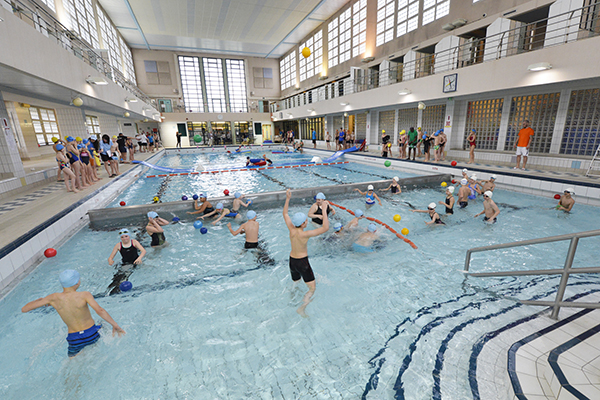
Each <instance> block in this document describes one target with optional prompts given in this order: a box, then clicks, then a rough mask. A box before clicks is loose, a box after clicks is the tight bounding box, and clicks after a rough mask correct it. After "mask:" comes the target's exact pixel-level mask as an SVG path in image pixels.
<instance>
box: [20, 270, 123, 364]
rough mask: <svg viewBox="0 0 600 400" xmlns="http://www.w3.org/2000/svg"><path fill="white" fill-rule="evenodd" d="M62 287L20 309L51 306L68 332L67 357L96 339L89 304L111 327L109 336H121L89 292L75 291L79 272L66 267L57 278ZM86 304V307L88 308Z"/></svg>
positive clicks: (26, 310)
mask: <svg viewBox="0 0 600 400" xmlns="http://www.w3.org/2000/svg"><path fill="white" fill-rule="evenodd" d="M58 279H59V281H60V284H61V285H62V287H63V291H62V293H60V292H59V293H52V294H51V295H48V296H46V297H42V298H40V299H37V300H34V301H31V302H29V303H27V304H26V305H25V306H24V307H23V308H22V309H21V311H22V312H24V313H26V312H29V311H31V310H35V309H36V308H39V307H43V306H52V307H54V309H55V310H56V311H57V312H58V315H60V317H61V318H62V320H63V321H64V323H65V324H67V328H68V330H69V334H68V336H67V342H68V343H69V350H68V354H69V357H74V356H76V355H77V353H79V352H80V351H81V350H82V349H83V348H84V347H86V346H89V345H90V344H93V343H96V342H97V341H98V339H99V338H100V334H99V333H98V330H99V329H100V328H101V325H96V324H95V323H94V320H93V319H92V315H91V314H90V309H89V307H92V308H93V309H94V311H96V313H97V314H98V315H99V316H101V317H102V318H103V319H104V320H105V321H106V322H108V323H109V324H110V325H111V326H112V327H113V336H114V335H115V333H118V334H119V336H121V335H124V334H125V331H124V330H123V329H122V328H121V327H120V326H119V325H118V324H117V323H116V322H115V320H114V319H112V317H111V316H110V315H109V314H108V312H106V310H105V309H104V308H102V307H100V305H99V304H98V303H97V302H96V300H95V299H94V296H92V294H91V293H90V292H78V291H77V288H79V284H80V279H79V272H77V271H75V270H72V269H68V270H66V271H63V272H61V273H60V275H59V277H58ZM88 306H89V307H88Z"/></svg>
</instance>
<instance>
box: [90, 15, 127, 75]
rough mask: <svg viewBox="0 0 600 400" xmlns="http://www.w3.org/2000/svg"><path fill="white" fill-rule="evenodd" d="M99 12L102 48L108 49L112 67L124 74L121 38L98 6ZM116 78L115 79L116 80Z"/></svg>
mask: <svg viewBox="0 0 600 400" xmlns="http://www.w3.org/2000/svg"><path fill="white" fill-rule="evenodd" d="M96 10H97V12H98V22H99V23H100V34H101V38H102V47H103V48H104V49H108V58H109V62H110V65H112V66H113V68H115V69H116V70H118V71H120V72H123V63H122V62H121V47H120V46H119V41H118V40H119V39H118V38H119V36H118V35H117V30H116V29H115V27H114V26H113V24H112V22H111V21H110V19H108V17H107V16H106V14H104V11H102V9H101V8H100V6H96ZM115 79H116V77H113V80H115Z"/></svg>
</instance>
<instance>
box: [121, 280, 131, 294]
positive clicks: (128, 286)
mask: <svg viewBox="0 0 600 400" xmlns="http://www.w3.org/2000/svg"><path fill="white" fill-rule="evenodd" d="M132 287H133V285H132V284H131V282H129V281H123V282H121V284H120V285H119V289H121V292H127V291H128V290H131V288H132Z"/></svg>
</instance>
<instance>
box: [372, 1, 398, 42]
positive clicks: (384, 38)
mask: <svg viewBox="0 0 600 400" xmlns="http://www.w3.org/2000/svg"><path fill="white" fill-rule="evenodd" d="M395 7H396V1H395V0H378V1H377V39H376V41H375V45H376V46H381V45H382V44H384V43H387V42H389V41H390V40H392V39H393V38H394V14H395V12H396V9H395Z"/></svg>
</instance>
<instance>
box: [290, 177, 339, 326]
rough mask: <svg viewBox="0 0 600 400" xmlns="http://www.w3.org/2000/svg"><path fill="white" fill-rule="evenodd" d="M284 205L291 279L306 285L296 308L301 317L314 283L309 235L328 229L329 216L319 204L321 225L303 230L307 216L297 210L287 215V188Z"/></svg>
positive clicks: (311, 294)
mask: <svg viewBox="0 0 600 400" xmlns="http://www.w3.org/2000/svg"><path fill="white" fill-rule="evenodd" d="M285 196H286V198H285V205H284V206H283V219H284V220H285V224H286V226H287V227H288V230H289V231H290V243H291V245H292V250H291V251H290V273H291V275H292V280H293V281H294V282H298V281H299V280H300V278H302V279H304V283H306V286H308V292H306V294H305V295H304V298H303V300H302V305H301V306H300V307H299V308H298V310H296V311H297V312H298V314H300V315H302V316H303V317H305V316H306V313H305V312H304V310H305V309H306V306H308V304H309V303H310V300H311V298H312V296H313V295H314V294H315V289H316V284H315V275H314V273H313V270H312V268H311V267H310V263H309V262H308V250H307V249H306V247H307V244H308V239H310V238H311V237H315V236H318V235H320V234H322V233H325V232H327V231H328V230H329V218H328V217H327V212H323V211H324V210H323V206H321V212H322V215H323V225H322V226H320V227H319V228H317V229H313V230H310V231H305V230H304V229H305V228H306V225H307V217H306V215H305V214H304V213H301V212H298V213H296V214H294V216H293V217H292V218H290V216H289V215H288V210H289V208H290V199H291V198H292V192H291V191H290V189H288V190H287V191H286V193H285Z"/></svg>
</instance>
